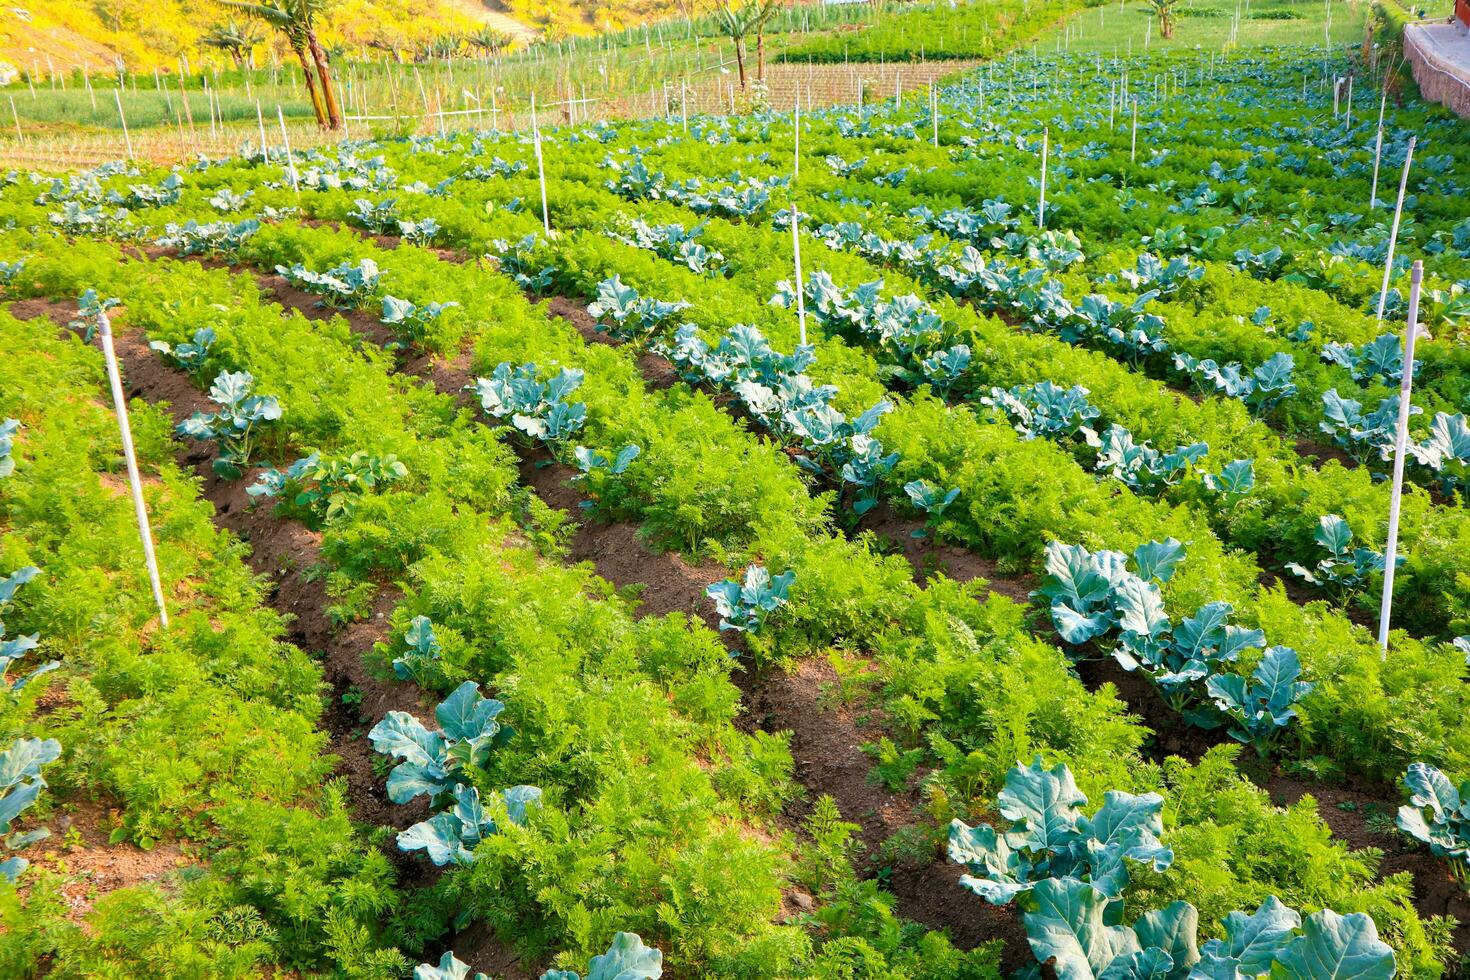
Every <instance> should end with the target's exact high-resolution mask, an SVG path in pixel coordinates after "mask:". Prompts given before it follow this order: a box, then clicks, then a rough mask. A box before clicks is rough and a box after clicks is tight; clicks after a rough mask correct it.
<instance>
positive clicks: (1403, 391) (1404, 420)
mask: <svg viewBox="0 0 1470 980" xmlns="http://www.w3.org/2000/svg"><path fill="white" fill-rule="evenodd" d="M1423 278H1424V262H1423V261H1422V260H1419V259H1415V260H1414V267H1413V269H1412V270H1411V271H1410V273H1409V322H1408V325H1407V326H1406V327H1405V328H1404V377H1403V380H1402V381H1400V382H1399V418H1398V432H1397V435H1396V437H1395V439H1394V454H1393V492H1392V494H1391V495H1390V496H1389V502H1388V543H1387V544H1386V545H1385V546H1384V549H1383V559H1384V565H1383V601H1382V602H1380V603H1379V605H1378V645H1379V647H1381V648H1382V649H1383V653H1382V654H1381V655H1380V656H1381V657H1382V658H1384V659H1387V658H1388V621H1389V616H1390V614H1391V613H1392V612H1393V575H1394V571H1395V570H1396V566H1397V565H1398V548H1399V503H1400V501H1401V500H1402V499H1403V495H1404V457H1405V455H1407V453H1408V446H1409V409H1410V404H1409V398H1410V393H1411V392H1412V390H1413V387H1414V340H1415V338H1416V337H1417V335H1418V333H1419V285H1420V282H1421V281H1422V280H1423Z"/></svg>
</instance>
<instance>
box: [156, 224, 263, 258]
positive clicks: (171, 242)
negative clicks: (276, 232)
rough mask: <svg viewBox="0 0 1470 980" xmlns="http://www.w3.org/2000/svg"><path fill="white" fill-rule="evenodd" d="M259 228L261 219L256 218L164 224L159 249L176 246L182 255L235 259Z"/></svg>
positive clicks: (158, 243)
mask: <svg viewBox="0 0 1470 980" xmlns="http://www.w3.org/2000/svg"><path fill="white" fill-rule="evenodd" d="M259 230H260V222H259V221H258V220H256V219H255V218H248V219H246V220H244V221H237V222H229V221H211V222H207V223H205V224H200V223H199V222H198V221H196V220H194V219H193V218H190V219H189V220H188V221H186V222H184V223H183V224H182V225H179V224H172V223H170V224H167V225H165V226H164V234H163V235H161V236H159V238H158V239H157V240H156V244H157V245H158V246H159V247H160V248H172V249H175V250H177V251H178V253H179V254H180V255H223V256H225V257H227V258H231V259H233V258H234V257H235V256H236V255H238V254H239V252H240V247H241V246H242V245H244V244H245V240H246V239H248V238H249V237H250V236H251V235H253V234H255V233H256V232H257V231H259Z"/></svg>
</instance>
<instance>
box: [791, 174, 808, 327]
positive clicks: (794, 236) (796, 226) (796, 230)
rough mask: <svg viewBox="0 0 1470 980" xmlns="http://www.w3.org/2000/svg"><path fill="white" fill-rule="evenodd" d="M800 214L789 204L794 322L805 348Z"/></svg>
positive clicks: (804, 305) (804, 301) (793, 205)
mask: <svg viewBox="0 0 1470 980" xmlns="http://www.w3.org/2000/svg"><path fill="white" fill-rule="evenodd" d="M800 225H801V214H800V212H798V211H797V210H796V203H795V202H792V204H791V257H792V260H793V261H794V262H795V265H796V322H797V324H798V325H799V327H800V330H801V346H803V347H805V346H806V290H805V287H804V285H803V282H802V276H801V227H800Z"/></svg>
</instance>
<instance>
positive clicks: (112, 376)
mask: <svg viewBox="0 0 1470 980" xmlns="http://www.w3.org/2000/svg"><path fill="white" fill-rule="evenodd" d="M97 328H98V334H99V336H100V338H101V341H102V359H103V360H104V361H106V362H107V380H108V381H109V382H110V384H111V386H112V404H113V408H114V410H115V411H116V413H117V428H118V432H119V433H121V435H122V447H123V459H124V460H125V461H126V463H127V466H128V483H129V484H130V485H131V486H132V491H133V512H134V514H135V515H136V517H137V519H138V535H139V537H141V538H142V539H143V563H144V564H145V565H147V566H148V582H149V584H150V585H152V586H153V601H154V602H156V603H158V622H159V625H161V626H162V627H163V628H164V629H168V609H167V607H165V606H164V603H163V582H162V580H161V579H160V578H159V575H158V557H157V556H156V555H155V554H154V553H153V529H152V528H151V527H150V526H149V524H148V507H147V505H145V504H144V502H143V479H142V477H140V476H139V475H138V455H137V453H136V452H134V450H133V430H132V427H131V426H129V425H128V403H127V399H126V397H124V395H123V386H122V375H121V374H120V373H119V372H118V369H117V351H116V350H114V349H113V346H112V322H111V321H110V320H109V319H108V318H107V314H106V313H105V312H104V313H101V314H99V315H98V317H97Z"/></svg>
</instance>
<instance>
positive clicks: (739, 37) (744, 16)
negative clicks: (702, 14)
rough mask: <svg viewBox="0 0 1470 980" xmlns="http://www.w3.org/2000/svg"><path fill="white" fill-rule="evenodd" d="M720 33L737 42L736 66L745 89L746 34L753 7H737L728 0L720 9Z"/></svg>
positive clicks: (742, 89) (749, 25)
mask: <svg viewBox="0 0 1470 980" xmlns="http://www.w3.org/2000/svg"><path fill="white" fill-rule="evenodd" d="M718 17H719V28H720V33H721V34H723V35H725V36H726V37H728V38H729V39H730V40H731V41H733V42H734V43H735V68H736V70H737V71H738V72H739V73H740V91H742V92H743V91H745V36H746V35H747V34H749V33H750V29H751V27H752V18H751V8H750V7H748V6H747V7H736V6H733V5H732V4H730V3H729V0H726V3H725V5H724V6H723V7H721V8H720V9H719V12H718Z"/></svg>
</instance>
